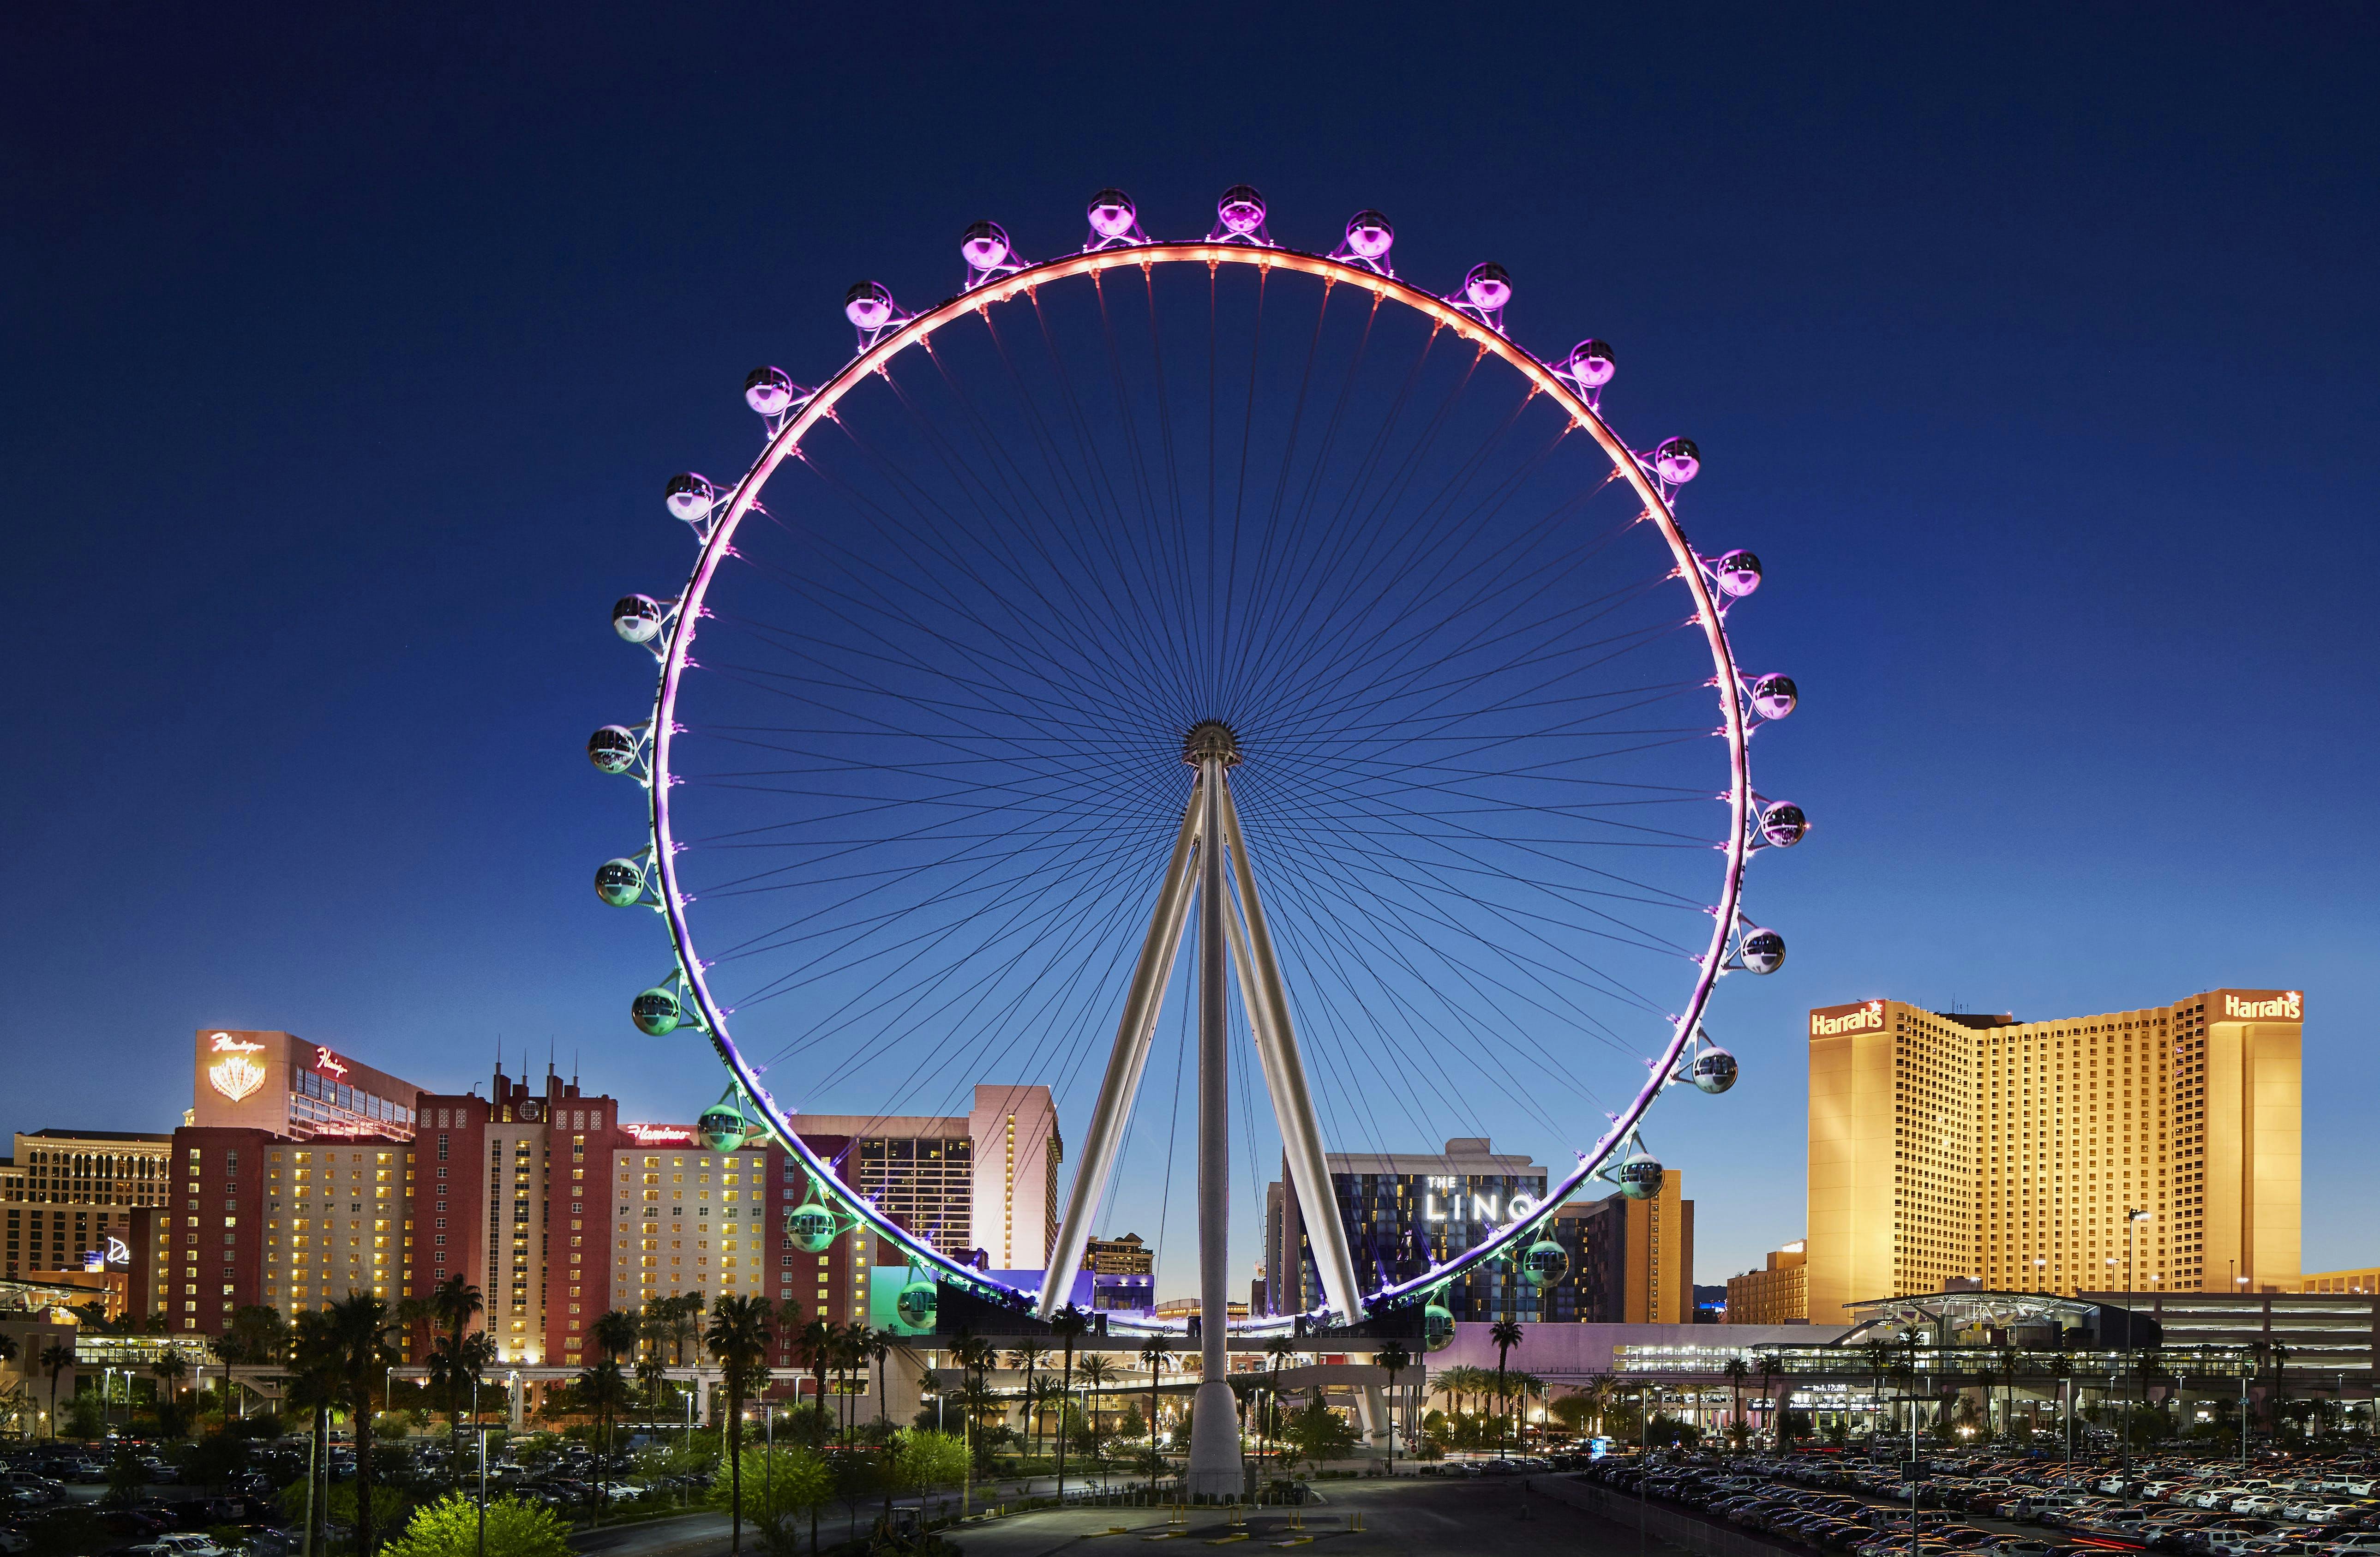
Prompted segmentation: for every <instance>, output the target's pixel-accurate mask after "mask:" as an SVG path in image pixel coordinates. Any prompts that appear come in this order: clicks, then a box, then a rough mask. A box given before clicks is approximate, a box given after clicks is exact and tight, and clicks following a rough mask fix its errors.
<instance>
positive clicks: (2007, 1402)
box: [1996, 1342, 2024, 1439]
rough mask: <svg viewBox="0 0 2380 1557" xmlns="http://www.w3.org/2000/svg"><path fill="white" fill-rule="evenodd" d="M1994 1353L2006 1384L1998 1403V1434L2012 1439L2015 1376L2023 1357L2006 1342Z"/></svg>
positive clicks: (2014, 1414)
mask: <svg viewBox="0 0 2380 1557" xmlns="http://www.w3.org/2000/svg"><path fill="white" fill-rule="evenodd" d="M1996 1355H1997V1356H1998V1358H1999V1370H2000V1380H2001V1381H2002V1382H2003V1383H2004V1384H2006V1386H2007V1388H2006V1389H2005V1390H2004V1391H2003V1392H2002V1395H2003V1398H2002V1400H2001V1404H2000V1435H2001V1436H2002V1437H2003V1438H2008V1439H2013V1438H2014V1437H2015V1436H2016V1376H2017V1370H2018V1369H2019V1368H2021V1367H2022V1365H2023V1362H2024V1357H2023V1355H2022V1353H2020V1352H2019V1351H2018V1350H2017V1349H2016V1348H2015V1347H2014V1346H2011V1345H2010V1344H2007V1343H2006V1342H2002V1343H2001V1344H2000V1345H1999V1347H1998V1352H1997V1354H1996Z"/></svg>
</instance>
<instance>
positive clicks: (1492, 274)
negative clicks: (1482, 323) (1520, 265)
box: [1463, 260, 1512, 313]
mask: <svg viewBox="0 0 2380 1557" xmlns="http://www.w3.org/2000/svg"><path fill="white" fill-rule="evenodd" d="M1463 301H1465V302H1467V303H1469V304H1470V305H1471V306H1472V307H1473V308H1475V309H1477V310H1480V311H1481V312H1482V313H1493V312H1495V311H1496V310H1498V309H1500V308H1502V307H1503V306H1504V305H1505V304H1506V303H1509V302H1511V301H1512V276H1511V275H1509V274H1506V272H1505V270H1504V267H1503V266H1501V265H1500V264H1498V263H1496V262H1494V261H1492V260H1491V261H1489V262H1488V263H1486V264H1484V265H1474V266H1472V267H1471V274H1469V275H1466V276H1464V277H1463Z"/></svg>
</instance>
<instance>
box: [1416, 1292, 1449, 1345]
mask: <svg viewBox="0 0 2380 1557" xmlns="http://www.w3.org/2000/svg"><path fill="white" fill-rule="evenodd" d="M1421 1341H1422V1345H1423V1347H1424V1348H1425V1349H1426V1350H1428V1351H1433V1352H1442V1351H1444V1350H1446V1348H1447V1347H1449V1346H1451V1345H1453V1344H1454V1316H1453V1315H1452V1314H1451V1313H1449V1312H1447V1309H1446V1305H1444V1304H1442V1303H1433V1304H1431V1305H1430V1306H1429V1307H1427V1308H1424V1309H1423V1310H1422V1311H1421Z"/></svg>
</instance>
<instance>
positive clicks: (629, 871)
mask: <svg viewBox="0 0 2380 1557" xmlns="http://www.w3.org/2000/svg"><path fill="white" fill-rule="evenodd" d="M644 894H645V871H644V867H642V866H640V865H638V864H637V862H636V861H635V860H633V859H607V860H605V861H604V862H603V863H602V864H601V865H598V866H597V867H595V895H596V896H598V897H600V898H601V899H602V900H603V901H604V902H606V903H609V904H610V905H611V906H613V907H614V908H625V907H627V906H629V905H631V904H633V903H635V902H636V901H637V899H638V898H640V897H642V896H644Z"/></svg>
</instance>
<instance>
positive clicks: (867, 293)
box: [843, 281, 892, 330]
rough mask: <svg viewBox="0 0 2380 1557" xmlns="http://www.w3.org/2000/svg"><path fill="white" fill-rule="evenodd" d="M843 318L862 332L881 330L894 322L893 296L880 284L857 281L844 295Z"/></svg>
mask: <svg viewBox="0 0 2380 1557" xmlns="http://www.w3.org/2000/svg"><path fill="white" fill-rule="evenodd" d="M843 316H844V318H845V319H848V320H850V321H851V322H852V323H853V324H855V325H856V326H857V327H858V328H860V329H862V330H881V329H882V328H884V326H885V325H887V324H890V323H891V322H892V293H891V292H890V291H888V290H886V289H885V287H884V286H882V284H880V283H879V282H874V281H855V282H853V283H852V284H851V290H850V291H848V292H845V293H844V295H843Z"/></svg>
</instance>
